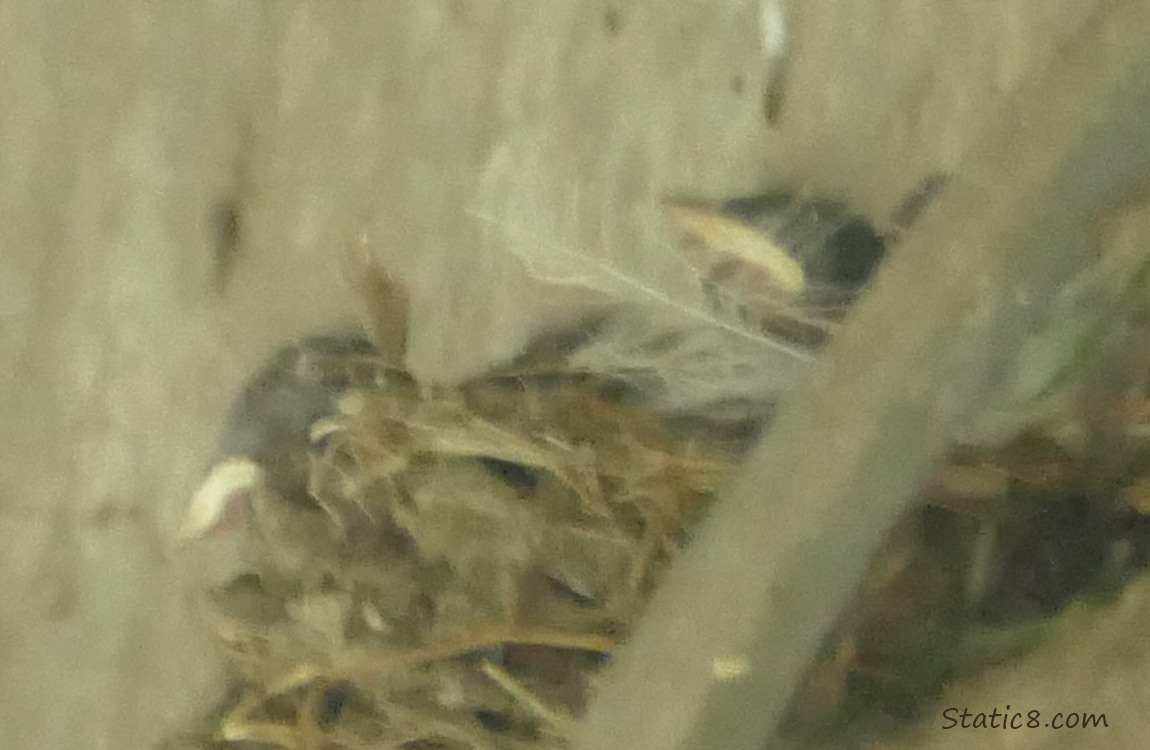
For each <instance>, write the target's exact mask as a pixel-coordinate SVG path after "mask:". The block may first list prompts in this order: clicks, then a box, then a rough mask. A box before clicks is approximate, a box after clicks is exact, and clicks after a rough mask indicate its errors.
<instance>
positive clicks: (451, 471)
mask: <svg viewBox="0 0 1150 750" xmlns="http://www.w3.org/2000/svg"><path fill="white" fill-rule="evenodd" d="M335 364H337V365H340V366H344V367H346V368H347V369H348V370H349V373H350V374H349V376H348V379H349V380H350V381H351V382H354V383H356V385H355V386H353V387H351V388H349V389H348V390H347V391H346V392H345V393H344V394H343V396H342V397H341V399H340V405H339V410H338V412H337V413H336V414H334V415H332V416H331V417H329V418H326V419H323V420H321V421H320V422H317V423H316V424H315V425H314V426H313V429H312V440H313V451H312V466H311V471H310V487H309V494H310V495H311V496H312V498H314V499H315V501H316V502H317V503H318V506H319V507H318V508H291V507H290V506H288V507H286V508H281V509H280V510H278V511H271V512H270V513H278V514H279V515H280V516H284V515H286V514H287V513H288V511H289V510H290V511H291V513H292V514H294V516H296V518H294V519H288V518H282V517H281V518H279V519H278V520H277V522H265V523H262V524H261V526H262V531H263V533H262V535H261V537H260V542H261V544H260V551H261V553H260V558H261V559H259V560H257V561H256V566H257V569H258V571H259V572H258V574H248V575H243V576H240V577H238V578H237V579H235V580H234V581H232V582H231V583H229V584H228V585H226V586H224V587H221V588H220V589H218V590H215V591H213V592H211V594H210V596H209V602H208V607H207V610H208V621H209V623H210V627H211V629H212V631H213V633H214V635H215V636H216V640H217V642H218V643H219V645H220V647H221V650H222V653H223V656H224V658H225V660H226V663H227V665H228V671H229V673H230V674H231V676H232V683H233V688H232V694H231V696H230V697H229V699H228V701H227V704H228V705H227V707H226V708H225V709H224V710H223V715H222V716H221V717H220V723H219V725H218V727H217V728H216V729H215V731H214V732H213V735H214V738H213V739H212V740H211V741H212V742H219V741H223V742H239V741H247V742H254V743H264V744H266V745H269V746H274V747H284V748H320V747H324V748H326V747H339V748H351V749H355V750H360V749H362V750H367V749H368V748H371V749H372V750H378V749H380V748H443V749H444V750H448V749H452V750H453V749H455V748H528V747H530V748H547V747H561V746H563V745H564V743H565V741H566V740H567V738H568V737H569V735H570V733H571V731H572V728H573V726H574V722H575V718H576V717H577V716H579V715H580V714H581V713H582V711H583V708H584V706H585V703H586V700H587V685H588V681H589V679H590V677H591V676H592V675H593V674H594V673H595V671H596V670H597V669H598V668H599V667H600V665H602V664H603V663H604V662H605V661H606V660H607V659H608V658H609V655H610V653H611V650H612V648H613V647H614V645H615V644H616V643H617V642H618V641H619V639H621V638H622V637H624V636H625V635H626V633H627V632H628V631H629V629H630V628H631V626H632V625H633V623H634V622H635V620H636V618H637V617H638V615H639V613H640V612H641V611H642V605H643V602H644V600H645V599H646V596H647V594H648V592H649V590H650V589H651V586H652V582H653V580H654V579H655V577H656V576H657V574H658V572H659V570H660V569H661V568H662V567H663V566H665V565H666V564H667V563H668V561H669V560H670V559H672V558H673V556H674V554H675V552H676V550H677V549H678V548H679V547H680V545H681V544H682V543H683V541H684V530H685V529H686V528H687V527H688V525H689V523H690V521H691V519H692V518H693V517H695V516H696V515H697V514H698V512H699V511H700V509H701V508H702V507H704V506H705V505H706V503H707V502H709V501H710V499H711V498H712V497H713V494H714V492H715V490H716V488H717V487H718V486H719V485H720V484H721V483H722V482H723V480H724V478H725V477H726V476H727V475H728V473H729V471H730V469H731V466H732V463H731V461H730V460H729V459H727V458H724V457H723V456H722V455H721V454H720V453H719V452H718V451H716V450H714V449H713V448H710V447H708V446H707V445H706V444H704V443H702V442H700V441H699V440H693V439H691V438H689V437H688V436H685V435H681V434H677V433H675V432H674V431H672V430H669V429H668V428H667V427H666V426H665V425H664V424H663V423H661V422H660V421H658V420H657V419H656V418H654V417H652V416H651V415H649V414H645V413H643V412H642V411H640V410H638V409H636V408H634V407H632V406H629V405H628V404H627V403H625V402H624V401H623V400H621V399H619V398H618V394H617V392H615V391H614V389H612V387H611V384H610V383H607V382H601V381H597V380H595V379H594V378H591V377H588V376H585V375H567V376H532V377H521V376H516V375H514V374H503V375H499V376H493V377H491V378H488V379H484V380H482V381H479V382H476V383H472V384H469V385H467V386H464V387H462V388H439V387H429V386H423V385H421V384H419V383H416V382H415V381H414V380H412V379H411V378H410V377H409V376H408V375H406V374H405V373H403V372H402V371H398V370H394V369H390V368H388V367H387V366H386V364H385V363H384V362H383V361H382V360H379V359H375V358H372V357H365V356H348V357H347V358H346V361H344V362H342V363H335ZM280 505H284V504H283V503H282V502H281V503H280ZM270 513H265V514H263V515H262V516H257V518H259V517H266V516H267V515H269V514H270ZM301 527H306V528H304V529H303V530H301ZM203 742H207V740H206V738H205V739H204V740H203ZM201 746H205V745H201ZM206 746H211V745H210V744H207V745H206Z"/></svg>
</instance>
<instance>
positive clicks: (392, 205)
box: [0, 0, 1106, 750]
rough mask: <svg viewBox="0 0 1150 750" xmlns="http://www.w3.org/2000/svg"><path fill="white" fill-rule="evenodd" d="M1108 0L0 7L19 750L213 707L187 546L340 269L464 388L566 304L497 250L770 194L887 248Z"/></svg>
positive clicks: (6, 629)
mask: <svg viewBox="0 0 1150 750" xmlns="http://www.w3.org/2000/svg"><path fill="white" fill-rule="evenodd" d="M1095 4H1096V3H1094V2H1082V3H1076V4H1074V5H1073V7H1072V8H1071V7H1070V6H1066V7H1064V8H1060V7H1055V5H1052V4H1034V3H1028V2H1023V0H1007V1H1006V2H1002V1H998V0H976V1H974V2H968V3H963V4H960V5H955V4H952V3H941V2H935V3H923V2H903V1H901V0H869V2H866V3H841V2H837V1H836V0H806V1H805V2H802V3H797V2H796V3H794V4H793V5H794V7H793V8H791V9H789V10H787V9H785V8H783V10H784V11H785V13H783V14H782V16H780V14H779V13H778V12H776V11H775V10H772V9H771V8H768V12H767V13H766V14H765V15H766V17H767V18H769V19H771V18H778V17H785V18H786V25H785V28H781V29H780V28H779V27H778V26H777V24H776V25H775V26H773V27H769V28H768V29H766V30H764V29H763V24H762V18H763V17H764V10H763V8H762V7H761V3H760V2H759V1H758V0H731V1H730V2H721V3H716V2H702V1H700V2H682V3H675V4H670V5H669V4H666V3H660V2H654V1H653V0H619V1H618V2H600V1H591V0H585V1H581V2H573V3H562V4H543V3H537V2H530V1H529V0H505V1H503V2H499V1H498V0H422V1H421V2H419V3H406V2H398V1H397V2H363V3H359V2H338V3H332V2H319V1H317V2H284V3H274V4H273V3H266V4H263V3H252V2H239V1H228V0H215V1H212V2H199V3H143V2H131V1H126V0H120V1H117V0H105V1H104V2H101V3H84V2H77V1H72V2H69V1H65V2H58V3H51V4H45V3H32V2H18V1H12V2H0V572H2V575H0V597H2V599H0V602H2V603H0V737H2V738H3V742H4V744H5V745H6V746H10V747H36V748H44V749H45V750H53V749H54V748H69V749H75V748H113V747H131V746H146V744H147V743H148V742H149V741H151V740H152V739H154V738H155V737H156V736H157V735H158V734H159V733H160V732H161V731H162V730H163V729H164V728H165V727H166V726H169V725H170V724H171V723H172V722H174V721H178V720H179V719H180V718H181V717H184V716H186V715H188V714H190V713H192V712H194V711H195V710H196V709H198V708H200V707H202V706H203V705H204V704H205V702H207V701H209V700H210V699H211V698H212V697H213V690H214V689H215V687H216V686H215V684H214V678H215V674H214V666H213V664H214V663H213V659H212V657H211V652H210V650H209V649H208V648H207V645H206V642H205V640H204V639H203V638H202V636H201V634H200V633H199V631H198V629H197V627H196V625H195V620H194V618H193V616H192V614H191V613H192V611H193V610H192V602H193V599H194V592H195V589H196V586H197V583H198V582H199V581H200V580H201V578H202V576H203V575H205V573H204V568H205V565H206V563H208V562H211V560H210V559H208V558H210V557H211V556H212V554H211V553H210V552H207V553H205V551H203V550H183V549H180V548H177V547H176V546H175V545H174V544H173V543H172V540H171V536H172V530H173V529H174V527H175V524H176V521H177V518H178V515H179V512H180V510H181V508H182V505H183V503H184V501H185V499H186V497H187V495H188V493H189V492H190V490H191V489H192V488H193V487H194V486H195V485H196V483H197V480H198V479H199V476H200V472H201V471H202V469H203V468H204V466H205V465H206V464H207V462H208V460H209V458H210V456H211V451H212V445H213V441H214V436H215V432H216V430H217V427H218V425H219V422H220V420H221V418H222V414H223V410H224V409H225V407H226V404H227V403H228V401H229V399H230V398H231V395H232V394H233V393H234V391H235V389H236V388H237V386H238V385H239V384H240V383H241V382H242V381H243V379H244V377H245V375H246V374H247V373H248V372H250V371H251V370H252V369H253V368H254V366H255V365H256V364H257V363H258V362H260V361H261V360H262V359H263V358H264V357H265V356H266V355H267V354H268V353H269V352H270V351H271V350H272V349H273V348H274V347H275V346H276V345H277V343H279V342H281V341H283V340H284V339H285V338H287V337H290V336H293V335H296V334H300V333H304V332H309V331H314V330H320V329H324V328H328V327H331V326H332V325H334V324H337V323H339V322H341V321H345V320H347V319H348V318H349V316H350V314H351V304H350V303H351V300H350V295H349V294H348V293H346V292H345V291H344V290H343V288H342V287H341V285H340V283H339V280H338V276H337V273H336V265H335V262H334V257H335V252H336V251H337V250H338V249H339V248H340V247H341V245H342V243H343V242H345V241H347V240H348V239H349V238H351V237H354V236H356V235H358V234H360V233H366V234H367V236H368V238H369V241H370V242H371V243H372V245H373V246H374V247H375V248H376V249H377V251H378V252H379V254H380V256H381V257H382V258H383V259H384V260H385V262H387V263H389V264H390V265H391V266H392V267H394V268H395V269H396V270H397V271H398V273H399V274H400V275H401V276H402V277H403V278H404V279H406V280H407V281H408V283H409V284H410V286H411V289H412V297H413V303H414V321H413V324H414V331H413V337H414V338H413V342H412V345H413V351H412V362H411V364H412V367H413V368H415V369H416V371H417V372H418V373H420V374H423V375H426V376H433V377H438V378H443V379H453V378H458V377H461V376H463V375H465V374H467V373H471V372H475V371H477V370H479V369H482V367H483V366H484V365H485V364H486V363H489V362H491V361H492V360H494V359H498V358H501V357H505V356H508V355H509V354H511V353H513V352H514V351H516V350H517V349H518V348H519V347H520V346H521V345H522V344H523V343H524V342H525V341H526V340H527V339H528V338H529V336H530V334H531V332H532V331H533V330H537V329H539V328H541V327H544V326H546V325H547V323H548V321H555V320H559V319H561V318H562V317H564V316H566V315H569V314H571V312H572V311H573V310H575V309H576V308H577V306H578V304H579V302H580V299H579V295H578V294H577V293H576V292H574V291H571V292H570V293H566V292H564V293H557V292H555V291H553V290H546V291H543V289H544V288H543V287H541V286H534V287H533V286H531V285H530V282H529V279H528V278H527V275H526V273H525V272H524V270H523V269H522V267H521V265H520V264H519V262H518V261H517V260H516V259H515V257H514V255H515V254H514V253H513V252H508V250H509V249H511V250H516V251H518V252H520V253H522V252H528V253H529V252H530V248H531V247H532V245H533V244H535V243H538V244H539V245H541V246H542V245H547V244H549V245H550V246H561V247H570V248H572V250H573V251H576V252H580V253H586V254H588V255H590V256H593V257H598V258H602V259H605V260H607V261H609V262H611V263H613V264H616V265H618V266H619V267H623V268H627V267H629V266H631V267H634V266H636V265H641V264H642V262H643V260H642V259H643V258H644V257H647V256H646V255H645V254H649V253H655V252H665V251H666V243H667V239H666V237H665V235H664V234H663V230H662V224H661V217H660V215H659V213H658V210H657V204H656V202H657V200H658V199H659V198H660V197H662V196H664V195H667V194H671V193H689V194H692V195H698V196H703V197H724V196H729V195H733V194H737V193H740V192H746V191H751V190H754V189H757V188H761V187H765V186H768V185H772V186H776V185H791V186H800V187H803V188H807V189H810V190H811V191H813V192H817V193H820V194H826V195H830V196H834V197H839V198H843V199H846V200H848V201H849V202H851V203H852V204H853V205H855V206H856V207H858V208H859V209H860V210H862V211H864V212H866V213H868V214H869V215H871V216H874V217H876V218H879V219H880V220H881V219H883V218H885V217H886V216H888V215H889V213H890V212H891V210H892V209H893V208H894V207H895V206H896V205H897V204H898V203H899V202H900V200H901V199H902V198H903V197H904V196H905V195H906V194H907V193H908V192H909V191H910V190H912V189H913V187H914V186H915V185H916V184H918V183H919V182H920V181H921V180H922V179H923V178H924V177H925V176H927V175H928V174H932V173H937V172H946V171H948V169H950V168H952V167H953V166H954V164H955V163H956V162H957V161H958V160H959V159H960V158H961V157H962V156H963V154H964V153H965V152H966V151H967V150H968V149H970V148H971V147H972V145H973V144H975V143H976V139H977V135H978V132H979V128H980V126H981V124H982V123H983V122H984V121H985V119H986V117H987V115H988V114H989V113H990V112H993V111H994V110H995V107H996V106H997V105H998V104H999V103H1000V102H1002V101H1003V98H1004V97H1005V96H1007V95H1008V94H1009V93H1010V92H1011V91H1012V90H1014V88H1015V87H1016V86H1017V85H1018V83H1019V82H1020V81H1022V80H1025V78H1026V76H1027V75H1028V73H1030V72H1032V71H1034V70H1037V69H1039V68H1041V67H1042V66H1043V64H1044V62H1045V61H1046V60H1047V59H1048V58H1049V56H1050V55H1052V54H1054V53H1055V51H1056V50H1057V47H1058V44H1059V42H1060V41H1061V40H1062V39H1064V38H1066V36H1067V35H1068V34H1070V33H1072V32H1073V30H1074V29H1075V28H1076V27H1077V26H1078V25H1079V24H1080V23H1081V22H1082V20H1083V19H1084V18H1086V17H1087V16H1088V15H1089V13H1090V12H1091V10H1092V9H1093V7H1094V6H1095ZM1048 6H1049V7H1048ZM780 7H781V6H780ZM764 36H766V37H768V38H772V39H777V38H779V37H781V38H782V39H784V40H785V45H784V47H783V49H784V50H785V52H786V54H787V55H789V57H790V61H791V64H790V65H789V67H788V71H787V75H786V77H785V79H784V80H785V83H786V86H785V97H784V99H783V109H782V114H781V117H780V118H779V120H778V123H777V124H776V125H774V126H769V125H768V123H767V122H766V121H765V118H764V114H763V112H764V107H763V92H764V88H765V86H766V82H767V78H768V75H772V74H775V75H777V74H778V67H777V65H778V63H777V62H774V63H773V64H774V65H775V66H776V67H775V68H774V72H773V73H772V58H771V57H770V56H769V55H768V54H767V50H765V49H764V44H763V39H764ZM1105 709H1106V707H1105V706H1100V707H1097V708H1096V709H1095V708H1092V707H1091V706H1085V707H1083V710H1105Z"/></svg>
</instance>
